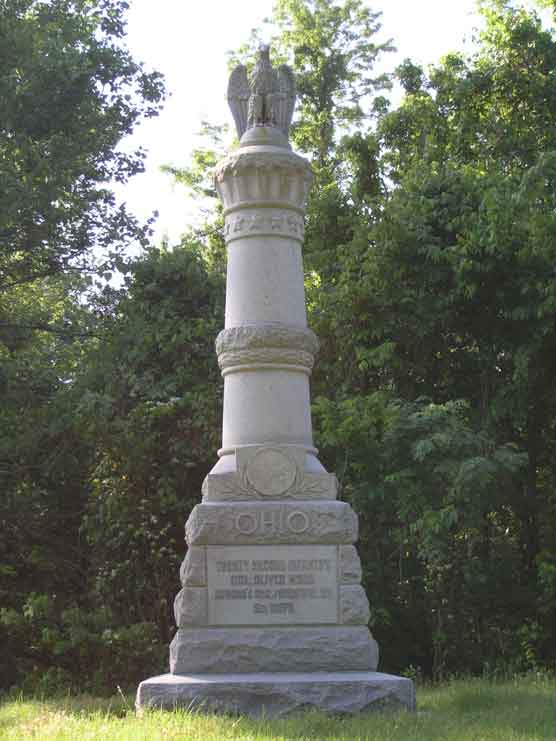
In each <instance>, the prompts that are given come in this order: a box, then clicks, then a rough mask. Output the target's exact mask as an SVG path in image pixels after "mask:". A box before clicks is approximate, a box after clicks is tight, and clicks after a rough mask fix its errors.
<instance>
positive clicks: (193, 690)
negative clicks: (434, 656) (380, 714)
mask: <svg viewBox="0 0 556 741" xmlns="http://www.w3.org/2000/svg"><path fill="white" fill-rule="evenodd" d="M135 706H136V708H137V710H138V711H141V710H144V709H149V708H168V709H172V708H176V707H184V708H188V709H192V710H197V711H206V712H216V713H234V714H241V715H246V716H250V717H252V718H260V717H262V716H264V717H268V718H277V717H281V716H284V715H287V714H289V713H296V712H301V711H304V710H320V711H323V712H326V713H360V712H364V711H370V710H394V711H396V710H410V711H412V710H415V688H414V685H413V682H412V681H411V680H410V679H405V678H404V677H396V676H393V675H392V674H381V673H379V672H322V673H320V672H319V673H309V672H307V673H296V674H290V673H286V672H284V673H278V674H271V673H267V672H265V673H257V674H189V675H184V674H181V675H180V674H163V675H162V676H160V677H151V678H150V679H146V680H145V681H144V682H141V684H140V685H139V688H138V689H137V699H136V702H135Z"/></svg>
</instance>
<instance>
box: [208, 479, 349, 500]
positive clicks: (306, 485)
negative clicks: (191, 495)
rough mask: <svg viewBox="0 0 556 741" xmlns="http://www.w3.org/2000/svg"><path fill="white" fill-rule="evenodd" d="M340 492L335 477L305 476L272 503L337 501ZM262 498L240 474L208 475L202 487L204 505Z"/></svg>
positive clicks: (275, 497)
mask: <svg viewBox="0 0 556 741" xmlns="http://www.w3.org/2000/svg"><path fill="white" fill-rule="evenodd" d="M337 492H338V480H337V479H336V476H335V475H334V474H332V473H313V472H303V474H302V475H301V476H300V477H299V479H296V481H295V483H294V484H293V485H292V486H291V487H290V488H289V489H287V490H286V491H284V492H283V493H282V494H280V495H277V496H274V497H273V499H283V500H288V499H291V500H297V499H302V500H319V499H336V496H337ZM262 498H263V497H262V496H261V494H260V493H259V492H257V491H256V490H255V489H253V488H251V487H249V486H245V482H244V481H242V479H241V478H240V476H239V474H237V473H224V474H210V473H209V474H208V476H207V477H206V479H205V482H204V484H203V501H204V502H225V501H228V502H242V501H243V502H249V501H257V500H261V499H262Z"/></svg>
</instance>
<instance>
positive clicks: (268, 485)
mask: <svg viewBox="0 0 556 741" xmlns="http://www.w3.org/2000/svg"><path fill="white" fill-rule="evenodd" d="M296 473H297V467H296V465H295V462H294V461H292V460H290V458H289V457H288V456H287V455H286V454H285V453H283V452H282V451H281V450H277V449H274V448H263V449H262V450H259V451H258V452H257V454H256V455H255V456H254V457H253V458H252V459H251V460H250V461H249V463H248V464H247V467H246V471H245V475H246V478H247V481H248V483H249V484H250V485H251V486H252V487H253V489H255V490H256V491H257V492H259V494H262V495H263V496H265V497H279V496H281V495H282V494H284V493H285V492H287V491H288V489H289V488H290V487H291V486H293V483H294V481H295V477H296Z"/></svg>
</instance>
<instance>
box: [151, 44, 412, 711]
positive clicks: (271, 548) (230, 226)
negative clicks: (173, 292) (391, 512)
mask: <svg viewBox="0 0 556 741" xmlns="http://www.w3.org/2000/svg"><path fill="white" fill-rule="evenodd" d="M228 101H229V104H230V107H231V109H232V113H233V116H234V120H235V123H236V127H237V131H238V136H239V137H240V146H239V148H238V149H237V150H235V151H234V152H232V153H231V154H230V155H229V156H228V157H226V158H225V159H224V160H223V161H222V162H220V163H219V165H218V166H217V167H216V173H215V178H216V187H217V189H218V193H219V195H220V197H221V199H222V201H223V203H224V214H225V238H226V245H227V254H228V267H227V287H226V318H225V328H224V329H223V330H222V332H221V333H220V334H219V335H218V337H217V339H216V352H217V355H218V362H219V365H220V368H221V370H222V375H223V377H224V415H223V417H224V418H223V432H222V448H221V449H220V450H219V451H218V455H219V461H218V463H217V464H216V465H215V466H214V468H213V469H212V470H211V471H210V473H209V474H208V476H207V477H206V479H205V482H204V484H203V491H202V493H203V499H202V503H201V504H198V505H197V506H196V507H195V508H194V509H193V511H192V513H191V516H190V517H189V519H188V521H187V525H186V541H187V545H188V550H187V555H186V557H185V560H184V562H183V565H182V567H181V581H182V585H183V588H182V590H181V591H180V592H179V594H178V595H177V597H176V600H175V617H176V623H177V626H178V631H177V633H176V635H175V637H174V639H173V641H172V644H171V646H170V672H171V673H170V674H165V675H163V676H161V677H153V678H151V679H147V680H145V681H144V682H142V683H141V684H140V685H139V689H138V691H137V707H138V708H144V707H174V706H176V705H182V706H187V707H203V708H206V709H207V710H217V711H231V712H239V713H244V714H248V715H251V716H258V715H261V714H263V713H264V714H266V715H268V716H272V715H281V714H284V713H286V712H291V711H293V710H299V709H304V708H318V709H321V710H326V711H329V712H357V711H361V710H365V709H369V708H372V707H384V706H393V707H402V708H408V709H412V708H413V707H414V702H415V700H414V689H413V683H412V682H411V681H410V680H408V679H404V678H402V677H395V676H392V675H388V674H379V673H376V671H375V670H376V668H377V664H378V647H377V644H376V642H375V641H374V639H373V638H372V636H371V634H370V632H369V629H368V627H367V623H368V620H369V604H368V601H367V597H366V595H365V592H364V590H363V587H362V586H361V584H360V580H361V564H360V561H359V556H358V554H357V551H356V549H355V546H354V543H355V542H356V541H357V516H356V515H355V513H354V511H353V510H352V508H351V507H350V505H349V504H347V503H346V502H342V501H340V500H338V498H337V496H338V484H337V480H336V477H335V476H334V475H333V474H331V473H327V472H326V471H325V469H324V468H323V466H322V465H321V463H320V462H319V460H318V458H317V452H318V451H317V450H316V449H315V447H314V445H313V437H312V428H311V415H310V399H309V376H310V373H311V369H312V366H313V362H314V358H315V354H316V352H317V349H318V341H317V338H316V336H315V335H314V334H313V332H312V331H311V330H310V329H308V327H307V320H306V313H305V295H304V285H303V265H302V257H301V246H302V242H303V229H304V223H303V214H304V205H305V199H306V196H307V193H308V191H309V188H310V185H311V168H310V166H309V163H308V162H307V161H306V160H305V159H303V158H302V157H300V156H298V155H296V154H294V153H293V152H292V151H291V147H290V145H289V144H288V128H289V125H290V122H291V118H292V114H293V108H294V102H295V82H294V78H293V74H292V72H291V70H290V69H289V68H288V67H286V66H284V65H282V66H280V67H278V68H277V69H273V67H272V65H271V63H270V59H269V52H268V47H262V48H261V50H260V52H259V57H258V60H257V62H256V64H255V67H254V70H253V72H252V74H251V76H250V77H248V75H247V71H246V69H245V67H243V66H239V67H236V69H235V70H234V71H233V73H232V75H231V78H230V83H229V88H228Z"/></svg>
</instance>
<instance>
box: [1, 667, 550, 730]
mask: <svg viewBox="0 0 556 741" xmlns="http://www.w3.org/2000/svg"><path fill="white" fill-rule="evenodd" d="M417 703H418V712H417V714H409V713H400V714H396V715H382V714H379V713H365V714H361V715H356V716H350V717H334V718H331V717H327V716H325V715H321V714H319V713H313V712H311V713H306V714H304V715H299V716H297V717H293V718H287V719H284V720H272V721H270V720H260V721H255V720H249V719H247V718H234V717H223V716H215V715H202V714H197V713H188V712H186V711H175V712H164V711H162V712H160V711H157V712H148V713H145V714H144V715H142V716H141V717H137V716H136V715H135V713H134V710H133V701H132V699H126V698H124V697H119V698H118V697H115V698H113V699H111V700H101V699H99V698H94V697H89V696H79V697H66V698H61V699H30V698H24V697H19V698H11V699H6V700H4V702H2V703H1V704H0V739H2V741H4V740H6V741H7V740H8V739H26V738H33V739H40V741H43V739H44V740H45V741H47V740H50V739H71V741H86V740H88V739H102V740H103V741H105V740H106V739H109V740H112V739H114V740H116V741H124V740H125V741H157V740H158V739H161V740H162V739H163V740H164V741H170V740H171V739H181V740H182V741H227V740H228V739H233V740H234V741H236V740H237V741H294V740H295V741H328V740H330V741H332V739H342V740H345V741H358V740H359V741H363V740H365V741H417V740H419V741H428V740H429V739H431V740H433V741H435V740H438V741H456V740H457V741H525V740H527V741H537V740H538V741H540V740H541V739H542V740H543V741H544V739H550V741H556V679H550V678H547V677H543V676H530V677H526V678H520V679H514V680H510V681H504V682H501V681H500V682H493V681H487V680H479V679H472V680H457V681H453V682H450V683H447V684H444V685H442V686H438V687H423V688H420V689H419V690H418V692H417Z"/></svg>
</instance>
